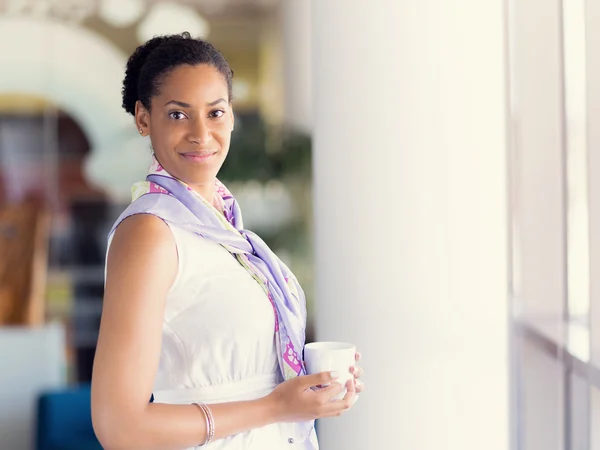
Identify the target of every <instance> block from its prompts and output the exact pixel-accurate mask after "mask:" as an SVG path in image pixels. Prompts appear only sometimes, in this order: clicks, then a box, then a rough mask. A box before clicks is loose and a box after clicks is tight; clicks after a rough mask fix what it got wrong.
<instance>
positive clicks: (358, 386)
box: [354, 380, 365, 394]
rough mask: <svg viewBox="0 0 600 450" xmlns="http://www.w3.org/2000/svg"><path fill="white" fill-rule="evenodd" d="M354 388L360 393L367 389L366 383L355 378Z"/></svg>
mask: <svg viewBox="0 0 600 450" xmlns="http://www.w3.org/2000/svg"><path fill="white" fill-rule="evenodd" d="M354 388H355V390H356V393H357V394H359V393H361V392H363V391H364V390H365V383H363V382H362V381H360V380H354Z"/></svg>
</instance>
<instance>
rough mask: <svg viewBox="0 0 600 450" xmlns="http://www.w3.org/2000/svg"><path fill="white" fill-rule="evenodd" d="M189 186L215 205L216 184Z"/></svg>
mask: <svg viewBox="0 0 600 450" xmlns="http://www.w3.org/2000/svg"><path fill="white" fill-rule="evenodd" d="M189 186H190V187H191V188H192V189H193V190H194V191H195V192H197V193H198V194H200V195H201V196H202V197H203V198H204V200H206V201H207V202H208V203H210V204H211V205H213V203H214V195H215V183H214V182H212V183H200V184H198V183H196V184H189Z"/></svg>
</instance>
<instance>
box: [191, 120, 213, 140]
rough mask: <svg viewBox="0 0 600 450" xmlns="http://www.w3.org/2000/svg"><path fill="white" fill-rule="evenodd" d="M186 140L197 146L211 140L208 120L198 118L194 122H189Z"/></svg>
mask: <svg viewBox="0 0 600 450" xmlns="http://www.w3.org/2000/svg"><path fill="white" fill-rule="evenodd" d="M188 139H189V141H190V142H192V143H194V144H198V145H203V144H206V143H207V142H209V141H210V140H211V139H212V131H211V129H210V124H209V122H208V119H204V118H203V117H198V118H197V119H196V120H193V121H191V126H190V133H189V137H188Z"/></svg>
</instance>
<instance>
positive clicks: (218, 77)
mask: <svg viewBox="0 0 600 450" xmlns="http://www.w3.org/2000/svg"><path fill="white" fill-rule="evenodd" d="M158 97H161V98H166V97H168V99H167V101H169V100H179V101H185V102H186V103H194V102H195V101H198V102H205V101H209V102H210V101H214V100H216V99H218V98H220V97H222V98H224V99H227V97H228V89H227V82H226V81H225V77H224V76H223V75H222V74H221V72H219V71H218V70H217V69H216V68H214V67H213V66H211V65H209V64H199V65H197V66H190V65H183V66H178V67H176V68H175V69H173V70H172V71H171V72H170V73H169V74H167V76H166V77H165V78H164V80H163V81H162V83H161V86H160V89H159V93H158Z"/></svg>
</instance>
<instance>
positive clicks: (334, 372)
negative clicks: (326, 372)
mask: <svg viewBox="0 0 600 450" xmlns="http://www.w3.org/2000/svg"><path fill="white" fill-rule="evenodd" d="M330 375H331V378H333V379H335V378H338V377H339V376H340V374H339V373H337V372H336V371H333V372H331V373H330Z"/></svg>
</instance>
